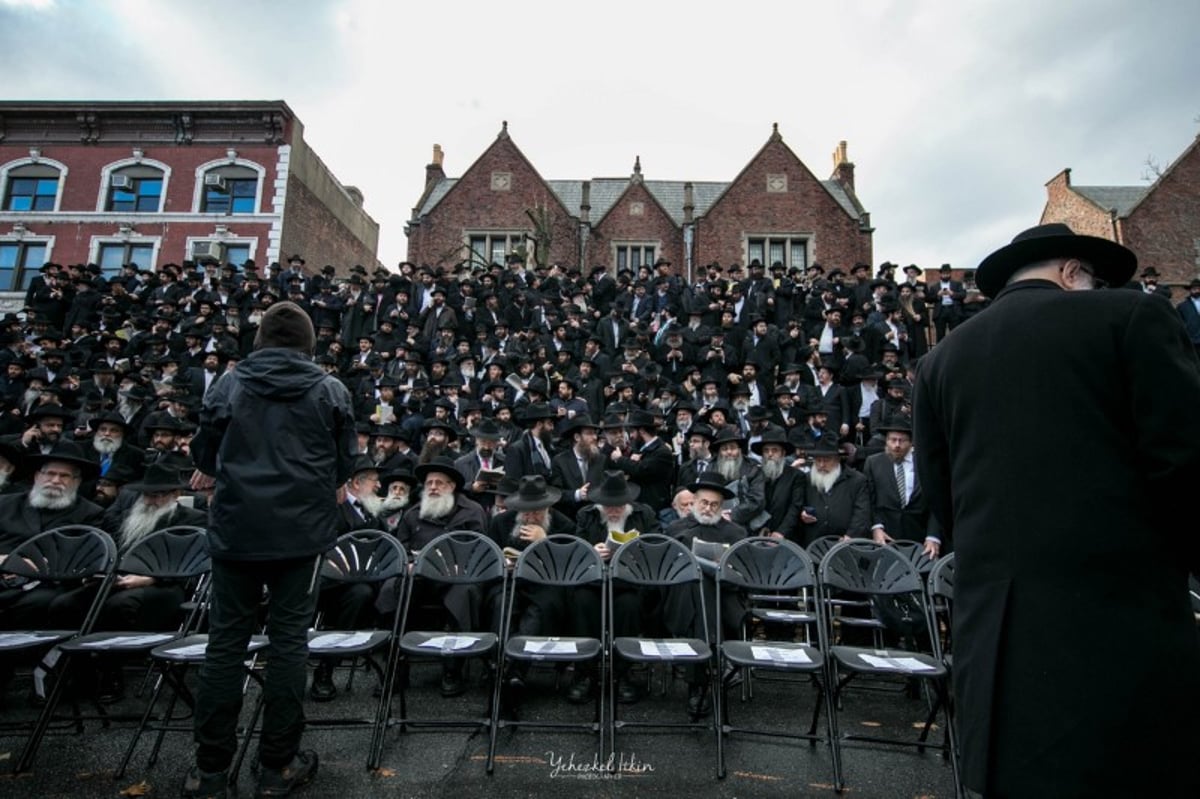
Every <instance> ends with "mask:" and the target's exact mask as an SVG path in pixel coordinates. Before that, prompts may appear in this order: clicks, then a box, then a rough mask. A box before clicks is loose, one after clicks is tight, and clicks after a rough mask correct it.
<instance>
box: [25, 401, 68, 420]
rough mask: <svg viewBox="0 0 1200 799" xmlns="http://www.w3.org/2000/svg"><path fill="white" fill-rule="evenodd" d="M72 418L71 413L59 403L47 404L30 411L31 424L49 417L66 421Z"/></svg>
mask: <svg viewBox="0 0 1200 799" xmlns="http://www.w3.org/2000/svg"><path fill="white" fill-rule="evenodd" d="M71 416H72V414H71V412H70V411H68V410H67V409H66V408H64V407H63V406H61V405H59V404H58V403H56V402H46V403H43V404H41V405H39V406H37V407H36V408H34V409H33V410H32V411H30V412H29V417H28V419H29V421H31V422H36V421H39V420H41V419H45V418H47V417H50V418H53V419H63V420H66V419H69V418H71Z"/></svg>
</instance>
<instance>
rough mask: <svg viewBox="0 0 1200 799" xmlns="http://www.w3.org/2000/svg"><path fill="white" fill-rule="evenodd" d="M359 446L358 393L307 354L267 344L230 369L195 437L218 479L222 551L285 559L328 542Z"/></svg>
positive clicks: (216, 546)
mask: <svg viewBox="0 0 1200 799" xmlns="http://www.w3.org/2000/svg"><path fill="white" fill-rule="evenodd" d="M356 443H357V441H356V438H355V435H354V412H353V409H352V404H351V399H350V392H349V391H348V390H347V389H346V387H345V386H344V385H343V384H342V383H341V381H339V380H338V379H337V378H336V377H332V376H330V375H326V374H325V373H324V372H323V371H322V370H321V368H320V367H319V366H317V365H316V364H314V363H313V362H312V361H311V360H310V359H309V358H307V357H305V356H304V355H301V354H300V353H298V352H295V351H293V350H287V349H274V348H271V349H262V350H258V351H256V352H254V353H251V355H250V356H249V357H248V358H246V360H244V361H242V362H241V363H239V364H238V365H237V368H235V369H234V370H233V371H232V372H229V373H226V374H225V375H224V376H222V377H221V379H219V380H218V381H217V382H216V383H214V384H213V385H212V388H210V389H209V391H208V394H207V395H206V397H205V400H204V409H203V410H202V411H201V413H200V429H199V431H198V432H197V434H196V437H195V438H194V439H193V441H192V454H193V456H194V457H195V459H196V463H197V465H198V468H199V469H200V471H202V472H204V473H205V474H210V475H215V476H216V478H217V483H216V494H215V495H214V500H213V503H212V510H211V518H210V522H209V529H208V533H209V549H210V551H211V552H212V555H213V557H216V558H226V559H229V560H282V559H286V558H302V557H309V556H312V555H316V554H318V553H321V552H324V551H325V550H326V549H328V548H329V547H330V546H331V545H332V544H333V542H334V539H335V537H336V535H337V530H338V509H337V497H336V493H337V488H338V486H340V485H341V484H342V483H344V482H346V480H347V479H348V478H349V477H350V469H351V464H352V462H353V457H354V456H353V453H354V450H355V447H356Z"/></svg>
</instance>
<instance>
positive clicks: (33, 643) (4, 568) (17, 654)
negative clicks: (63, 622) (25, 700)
mask: <svg viewBox="0 0 1200 799" xmlns="http://www.w3.org/2000/svg"><path fill="white" fill-rule="evenodd" d="M116 563H117V548H116V545H115V544H114V543H113V540H112V539H111V538H110V537H109V536H108V534H107V533H105V532H104V531H103V530H100V529H98V528H95V527H89V526H86V525H66V526H63V527H58V528H55V529H53V530H47V531H46V532H44V533H40V534H38V535H36V536H34V537H33V538H30V539H29V540H27V541H25V542H24V543H22V544H21V545H20V546H18V547H17V548H16V549H14V550H13V551H12V552H10V553H9V555H8V557H7V558H5V560H4V562H3V564H0V573H3V574H5V575H11V577H9V578H8V579H9V581H10V582H13V583H14V585H13V586H11V587H14V588H15V587H16V585H15V584H16V583H23V584H24V585H25V586H28V585H29V584H31V583H37V584H38V585H37V587H36V588H34V589H33V590H38V591H40V590H44V589H49V588H57V589H60V590H61V591H63V592H68V591H80V592H84V591H85V590H86V589H87V588H88V584H89V583H94V588H95V593H94V594H93V596H92V598H91V599H90V600H87V599H86V593H82V594H80V601H81V603H82V602H86V607H87V609H86V612H85V613H84V615H83V618H82V620H81V621H80V623H79V625H78V626H77V627H75V628H74V629H38V628H34V629H27V630H12V631H6V632H3V633H0V661H2V662H5V663H8V664H12V663H18V662H22V661H35V662H36V661H37V660H39V659H41V658H43V657H44V656H45V657H47V658H48V660H45V661H42V662H43V663H46V664H47V665H48V666H49V674H51V675H53V676H55V677H56V679H54V681H53V685H52V686H51V687H50V691H49V694H48V695H47V697H46V704H45V705H44V707H43V708H42V712H41V713H40V714H39V715H38V718H37V720H36V721H35V722H33V723H32V724H24V723H18V724H16V725H14V726H6V729H14V728H15V729H20V730H26V729H27V730H29V738H28V739H27V740H26V744H25V748H24V750H23V751H22V754H21V757H19V758H18V759H17V762H16V764H15V768H14V771H17V772H20V771H24V770H26V769H27V768H28V767H29V762H30V761H31V760H32V758H33V753H34V751H35V750H36V747H37V742H39V741H40V740H41V738H42V736H44V735H45V733H46V730H47V729H48V728H49V725H50V721H51V719H52V717H53V710H54V708H55V706H56V705H57V704H58V701H59V699H60V697H61V696H62V692H63V689H64V688H65V686H66V680H65V679H63V678H62V674H61V669H58V668H57V664H58V663H59V662H61V661H62V658H61V656H59V655H48V653H50V651H51V650H52V649H53V648H54V647H56V646H58V645H60V644H62V643H63V642H65V641H67V640H69V639H71V638H74V637H76V636H79V635H86V634H88V633H90V632H91V630H92V627H93V626H94V625H95V623H96V618H97V617H98V616H99V614H100V608H101V606H102V605H103V604H104V600H105V598H106V597H107V596H108V592H109V588H110V587H111V586H112V581H113V576H114V568H115V566H116ZM50 660H53V661H54V662H53V663H50V662H49V661H50ZM35 677H36V670H35ZM75 729H76V731H78V732H82V731H83V725H82V723H81V721H80V720H79V711H78V707H76V708H75Z"/></svg>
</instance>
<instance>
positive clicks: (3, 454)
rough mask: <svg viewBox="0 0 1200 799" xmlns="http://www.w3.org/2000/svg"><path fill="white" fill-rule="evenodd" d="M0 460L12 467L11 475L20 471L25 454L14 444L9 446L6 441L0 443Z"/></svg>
mask: <svg viewBox="0 0 1200 799" xmlns="http://www.w3.org/2000/svg"><path fill="white" fill-rule="evenodd" d="M0 458H4V459H5V460H6V461H8V462H9V463H11V464H12V465H13V473H14V474H15V473H16V472H17V471H19V470H20V468H21V464H22V462H23V461H24V460H25V453H24V452H22V451H21V448H20V447H18V446H16V445H15V444H9V443H8V442H6V441H0Z"/></svg>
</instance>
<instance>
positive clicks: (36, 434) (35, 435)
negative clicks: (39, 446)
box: [21, 427, 42, 447]
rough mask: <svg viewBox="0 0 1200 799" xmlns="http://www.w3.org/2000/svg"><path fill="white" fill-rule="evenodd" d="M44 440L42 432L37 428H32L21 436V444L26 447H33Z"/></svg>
mask: <svg viewBox="0 0 1200 799" xmlns="http://www.w3.org/2000/svg"><path fill="white" fill-rule="evenodd" d="M41 440H42V431H41V430H39V429H37V427H31V428H29V429H28V430H26V431H25V432H24V433H23V434H22V435H21V444H22V446H25V447H32V446H33V445H34V443H35V442H38V441H41Z"/></svg>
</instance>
